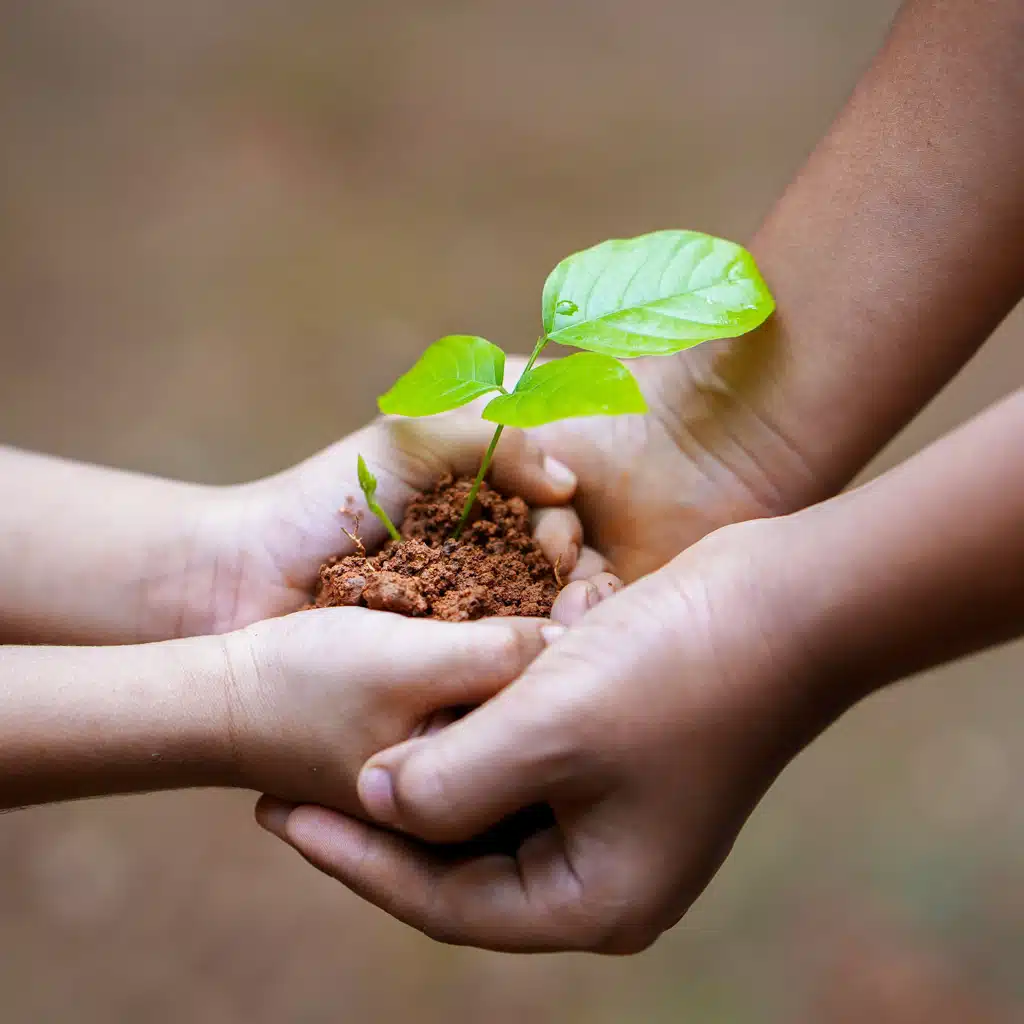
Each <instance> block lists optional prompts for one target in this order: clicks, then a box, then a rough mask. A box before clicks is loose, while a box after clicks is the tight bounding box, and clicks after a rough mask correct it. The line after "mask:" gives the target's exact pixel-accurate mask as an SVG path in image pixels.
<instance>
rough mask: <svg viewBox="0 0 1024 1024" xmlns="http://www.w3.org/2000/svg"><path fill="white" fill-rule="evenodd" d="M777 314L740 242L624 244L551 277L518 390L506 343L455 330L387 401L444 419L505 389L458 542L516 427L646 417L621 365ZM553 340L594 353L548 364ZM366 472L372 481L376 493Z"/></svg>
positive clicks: (394, 408) (610, 245) (664, 236)
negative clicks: (510, 376) (509, 430)
mask: <svg viewBox="0 0 1024 1024" xmlns="http://www.w3.org/2000/svg"><path fill="white" fill-rule="evenodd" d="M774 309H775V302H774V300H773V299H772V296H771V293H770V292H769V291H768V287H767V285H766V284H765V283H764V280H763V279H762V278H761V274H760V273H759V272H758V269H757V266H756V264H755V263H754V260H753V257H752V256H751V255H750V253H748V252H747V251H746V250H745V249H743V248H742V247H740V246H738V245H736V244H735V243H733V242H727V241H725V240H723V239H721V238H713V237H711V236H710V235H703V234H700V233H699V232H696V231H656V232H654V233H653V234H649V235H641V236H640V237H638V238H630V239H614V240H611V241H607V242H602V243H601V244H600V245H595V246H594V247H593V248H591V249H586V250H584V251H583V252H578V253H575V254H574V255H572V256H569V257H567V258H566V259H564V260H562V262H561V263H559V264H558V266H557V267H555V269H554V270H553V271H552V272H551V274H550V275H549V277H548V279H547V283H546V284H545V285H544V294H543V299H542V303H541V313H542V324H543V332H542V334H541V336H540V337H539V338H538V339H537V344H536V345H535V346H534V348H533V353H532V355H531V356H530V358H529V361H528V362H527V364H526V367H525V368H524V370H523V373H522V375H521V376H520V378H519V380H518V381H517V382H516V384H515V386H514V387H513V388H512V389H511V390H506V389H505V387H504V386H503V384H504V377H505V353H504V352H503V351H502V350H501V349H500V348H498V346H497V345H492V344H491V342H489V341H486V340H485V339H484V338H478V337H476V336H475V335H468V334H452V335H448V336H447V337H445V338H441V339H440V341H435V342H434V344H433V345H431V346H430V347H429V348H428V349H427V350H426V352H424V353H423V355H422V356H421V357H420V359H419V361H418V362H417V363H416V365H415V366H413V368H412V369H411V370H409V372H408V373H406V374H404V375H403V376H402V377H400V378H399V380H398V381H397V382H396V383H395V385H394V387H392V388H391V390H390V391H388V392H387V394H385V395H382V396H381V397H380V399H379V402H378V404H379V406H380V410H381V412H383V413H388V414H392V415H398V416H433V415H435V414H436V413H441V412H447V411H448V410H450V409H457V408H459V407H460V406H463V405H466V404H467V403H468V402H472V401H473V400H474V399H477V398H480V397H481V396H483V395H487V394H491V393H492V392H495V391H496V392H498V394H497V396H496V397H495V398H492V399H491V401H490V402H488V403H487V405H486V406H484V409H483V412H482V414H481V415H482V416H483V418H484V419H485V420H490V421H491V422H492V423H496V424H497V428H496V429H495V431H494V437H493V438H492V439H491V443H490V445H489V446H488V448H487V452H486V454H485V455H484V458H483V461H482V462H481V464H480V471H479V472H478V473H477V475H476V479H475V480H474V482H473V486H472V488H471V489H470V492H469V494H468V495H467V497H466V504H465V506H464V508H463V510H462V515H461V518H460V519H459V523H458V525H457V526H456V528H455V531H454V533H453V534H452V536H453V538H458V537H459V535H460V534H461V533H462V531H463V529H464V527H465V525H466V523H467V521H468V520H469V516H470V513H471V512H472V510H473V504H474V502H475V501H476V496H477V493H478V492H479V490H480V485H481V484H482V483H483V480H484V477H485V476H486V475H487V470H488V469H489V468H490V465H491V460H492V458H493V457H494V450H495V449H496V448H497V446H498V441H499V440H500V439H501V432H502V431H503V430H504V429H505V427H539V426H541V425H543V424H545V423H552V422H554V421H556V420H561V419H567V418H569V417H573V416H616V415H621V414H625V413H644V412H646V411H647V403H646V402H645V401H644V397H643V395H642V394H641V392H640V388H639V386H638V385H637V382H636V380H635V378H634V377H633V375H632V374H631V373H630V372H629V370H627V369H626V367H625V366H623V365H622V363H620V362H619V359H635V358H637V357H638V356H666V355H672V354H673V353H675V352H681V351H682V350H683V349H687V348H692V347H693V346H694V345H699V344H700V343H701V342H704V341H711V340H713V339H716V338H736V337H739V336H740V335H742V334H746V333H747V332H748V331H752V330H753V329H754V328H755V327H758V326H760V325H761V324H762V323H763V322H764V321H765V320H766V319H767V318H768V317H769V316H770V315H771V313H772V311H773V310H774ZM552 341H554V342H558V343H559V344H560V345H567V346H571V347H573V348H580V349H585V350H586V351H584V352H579V353H576V354H575V355H571V356H568V357H566V358H564V359H557V360H554V361H552V362H548V363H542V364H540V365H536V364H537V360H538V358H539V357H540V355H541V353H542V352H543V351H544V349H545V347H546V346H547V344H548V343H549V342H552ZM364 477H365V479H366V480H367V481H372V486H371V487H369V489H368V487H367V484H366V483H364ZM359 480H360V485H361V486H362V487H363V493H364V494H365V495H366V499H367V504H368V505H369V506H370V510H371V511H372V512H374V513H375V514H376V515H377V516H379V517H380V518H381V519H382V521H383V522H384V523H385V525H386V526H387V527H388V532H389V533H390V534H391V535H392V536H393V537H396V538H397V534H398V531H397V530H395V528H394V525H393V524H392V523H391V522H390V520H388V518H387V516H386V515H385V514H384V512H383V510H382V509H381V508H380V506H379V505H378V504H377V503H376V501H374V500H373V490H374V489H375V488H376V481H375V480H373V478H372V476H371V475H370V473H369V471H368V470H367V469H366V464H365V463H364V462H363V460H362V458H360V460H359Z"/></svg>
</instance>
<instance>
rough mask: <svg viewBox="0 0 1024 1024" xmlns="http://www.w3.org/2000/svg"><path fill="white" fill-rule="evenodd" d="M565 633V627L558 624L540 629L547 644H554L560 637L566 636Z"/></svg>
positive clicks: (551, 624)
mask: <svg viewBox="0 0 1024 1024" xmlns="http://www.w3.org/2000/svg"><path fill="white" fill-rule="evenodd" d="M565 632H566V629H565V626H560V625H559V624H558V623H557V622H552V623H549V624H548V625H546V626H541V627H540V635H541V636H542V637H544V643H546V644H553V643H554V642H555V641H556V640H557V639H558V638H559V637H561V636H564V635H565Z"/></svg>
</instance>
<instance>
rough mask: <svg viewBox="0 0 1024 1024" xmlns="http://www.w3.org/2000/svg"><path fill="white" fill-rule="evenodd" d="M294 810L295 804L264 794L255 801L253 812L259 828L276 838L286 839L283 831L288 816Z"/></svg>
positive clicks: (284, 830)
mask: <svg viewBox="0 0 1024 1024" xmlns="http://www.w3.org/2000/svg"><path fill="white" fill-rule="evenodd" d="M294 810H295V804H291V803H288V802H287V801H285V800H278V799H277V797H275V796H269V795H267V794H264V795H263V796H261V797H260V798H259V800H257V801H256V808H255V810H254V814H255V815H256V822H257V824H259V825H260V827H261V828H265V829H266V830H267V831H268V832H269V833H270V834H271V835H275V836H277V838H278V839H285V841H287V839H286V836H285V832H286V826H287V824H288V818H289V817H290V815H291V813H292V811H294Z"/></svg>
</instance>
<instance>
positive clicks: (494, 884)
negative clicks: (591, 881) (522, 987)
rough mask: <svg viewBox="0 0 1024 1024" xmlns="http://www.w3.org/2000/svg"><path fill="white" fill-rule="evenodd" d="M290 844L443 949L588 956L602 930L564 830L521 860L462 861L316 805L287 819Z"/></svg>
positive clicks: (534, 843) (537, 841)
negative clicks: (582, 951)
mask: <svg viewBox="0 0 1024 1024" xmlns="http://www.w3.org/2000/svg"><path fill="white" fill-rule="evenodd" d="M284 838H285V841H286V842H288V843H289V844H290V845H291V846H292V847H293V848H294V849H295V850H297V851H298V852H299V853H300V854H301V855H302V856H303V857H305V858H306V860H308V861H309V862H310V863H311V864H312V865H313V866H314V867H316V868H318V869H319V870H321V871H323V872H325V873H326V874H328V875H330V876H332V877H333V878H335V879H337V880H338V881H339V882H341V883H342V884H343V885H345V886H347V887H348V888H349V889H351V890H352V891H353V892H355V893H356V894H357V895H358V896H361V897H362V898H363V899H365V900H368V901H369V902H371V903H373V904H375V905H376V906H378V907H380V908H381V909H382V910H384V911H386V912H387V913H388V914H390V915H391V916H393V917H395V918H397V919H398V920H400V921H403V922H404V923H406V924H408V925H411V926H412V927H414V928H416V929H418V930H419V931H421V932H424V933H425V934H426V935H428V936H430V937H431V938H433V939H436V940H438V941H441V942H448V943H453V944H458V945H474V946H479V947H481V948H484V949H491V950H495V951H501V952H552V951H555V950H564V949H576V948H589V947H591V946H593V945H594V944H595V943H594V940H595V932H594V928H593V927H592V922H590V923H589V926H588V922H587V919H586V913H585V911H584V910H582V909H581V908H582V906H583V905H584V904H583V900H582V899H581V896H582V893H581V889H580V884H579V882H578V881H577V879H576V877H575V875H574V873H573V871H572V870H571V868H570V865H569V862H568V860H567V858H566V856H565V851H564V847H563V845H562V843H561V840H560V837H559V835H558V833H557V832H555V831H554V830H551V831H549V832H545V833H542V834H540V835H538V836H535V837H533V838H532V839H530V840H528V841H527V843H525V844H524V846H523V847H522V849H521V850H520V852H519V855H518V856H517V857H511V856H503V855H489V856H482V857H476V858H460V857H459V856H458V853H457V851H447V852H441V851H437V850H436V849H435V850H431V849H429V848H427V847H425V846H422V845H421V844H418V843H416V842H414V841H412V840H409V839H406V838H404V837H402V836H398V835H395V834H393V833H390V832H385V831H383V830H381V829H377V828H375V827H373V826H372V825H366V824H364V823H362V822H360V821H356V820H355V819H352V818H347V817H345V816H343V815H340V814H336V813H335V812H333V811H328V810H325V809H323V808H319V807H300V808H298V809H297V810H296V811H294V812H293V813H292V814H291V815H290V817H289V818H288V822H287V827H286V835H285V837H284Z"/></svg>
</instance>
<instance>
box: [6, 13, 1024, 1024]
mask: <svg viewBox="0 0 1024 1024" xmlns="http://www.w3.org/2000/svg"><path fill="white" fill-rule="evenodd" d="M895 8H896V2H895V0H857V2H856V3H853V2H850V0H732V2H729V3H719V4H709V3H697V2H696V0H693V2H691V0H518V2H516V3H508V2H499V0H476V2H469V0H435V2H432V3H423V2H422V0H420V2H416V0H373V2H371V0H362V2H354V0H245V2H243V0H145V2H140V0H47V2H46V3H25V2H17V0H0V437H2V439H3V440H5V441H7V442H9V443H13V444H16V445H22V446H26V447H32V448H38V449H43V450H47V451H51V452H56V453H61V454H64V455H68V456H74V457H80V458H85V459H90V460H96V461H101V462H106V463H111V464H115V465H119V466H124V467H132V468H138V469H143V470H148V471H151V472H156V473H162V474H168V475H174V476H181V477H186V478H189V479H196V480H203V481H211V482H218V481H219V482H233V481H238V480H243V479H246V478H250V477H253V476H255V475H260V474H264V473H267V472H270V471H273V470H276V469H279V468H281V467H283V466H285V465H287V464H289V463H291V462H293V461H295V460H297V459H299V458H301V457H303V456H305V455H306V454H308V453H310V452H312V451H313V450H315V449H317V448H318V447H320V446H323V445H324V444H326V443H328V442H330V441H331V440H333V439H334V438H336V437H338V436H339V435H342V434H344V433H346V432H348V431H349V430H351V429H353V428H354V427H356V426H357V425H358V424H360V423H362V422H363V421H365V420H366V419H367V418H369V417H370V416H371V415H372V413H373V411H374V396H375V395H376V394H377V393H378V392H379V391H380V390H381V389H382V388H383V387H384V386H386V385H387V384H389V383H390V381H391V380H392V378H393V377H394V375H395V374H396V373H397V372H399V371H400V370H402V369H404V368H405V367H406V366H407V365H408V363H409V362H410V360H411V358H412V357H413V356H414V354H415V353H417V352H418V351H419V349H420V348H421V347H422V346H423V345H424V344H425V343H427V342H429V341H430V340H432V339H434V338H435V337H437V336H438V335H440V334H443V333H448V332H450V331H452V330H473V331H478V332H480V333H482V334H484V335H486V336H488V337H491V338H492V339H494V340H495V341H496V342H498V343H501V344H503V345H505V346H507V347H511V348H513V349H515V348H518V349H520V350H522V349H526V348H528V346H529V343H530V341H531V340H532V338H533V337H534V336H535V325H536V322H537V317H538V305H539V293H540V286H541V283H542V282H543V279H544V277H545V275H546V273H547V271H548V270H549V269H550V267H551V266H552V265H553V264H554V263H555V262H556V261H557V260H558V259H559V258H561V257H562V256H563V255H564V254H565V253H567V252H569V251H572V250H574V249H579V248H582V247H584V246H586V245H589V244H591V243H593V242H596V241H598V240H600V239H602V238H604V237H608V236H615V235H631V234H637V233H640V232H642V231H646V230H651V229H653V228H657V227H662V226H669V225H680V226H689V227H696V228H701V229H705V230H710V231H714V232H716V233H720V234H725V235H728V236H732V237H736V238H740V239H742V238H746V237H749V235H750V233H751V232H752V230H753V229H754V227H755V226H756V224H757V222H758V220H759V218H760V217H761V216H762V215H763V214H764V213H765V212H766V211H767V209H768V208H769V206H770V204H771V202H772V201H773V199H774V198H775V197H776V196H777V195H778V193H779V192H780V190H781V189H782V187H783V186H784V185H785V183H786V181H787V180H788V179H789V177H790V176H791V174H792V173H793V172H794V171H795V170H796V168H797V167H798V166H799V165H800V163H801V161H802V159H803V158H804V156H805V155H806V153H807V152H808V151H809V149H810V148H811V147H812V146H813V144H814V142H815V141H816V139H817V138H818V137H819V135H820V133H821V132H822V131H823V130H824V129H825V128H826V126H827V125H828V123H829V121H830V120H831V118H832V116H833V115H834V114H835V112H836V111H837V109H838V108H839V106H840V105H841V103H842V102H843V100H844V98H845V96H846V95H847V93H848V91H849V90H850V88H851V86H852V84H853V83H854V81H855V80H856V77H857V75H858V73H859V72H860V71H861V69H862V68H863V67H864V66H865V64H866V63H867V61H868V60H869V59H870V56H871V54H872V53H873V51H874V50H875V49H876V47H877V46H878V45H879V43H880V42H881V40H882V38H883V36H884V33H885V31H886V28H887V25H888V23H889V21H890V19H891V17H892V15H893V13H894V10H895ZM827 343H828V339H826V338H823V339H822V344H827ZM1022 344H1024V321H1022V318H1021V317H1020V316H1017V317H1015V318H1013V319H1011V321H1010V322H1009V323H1008V324H1007V325H1005V326H1004V328H1003V329H1002V330H1001V331H1000V333H999V334H998V335H997V337H996V338H995V339H994V340H993V341H992V343H991V344H990V345H989V346H988V348H987V349H986V351H985V352H984V353H983V354H982V355H980V356H979V357H978V358H977V359H976V360H975V361H974V362H973V363H972V364H971V366H970V367H969V368H968V369H967V370H966V372H965V373H963V374H962V375H961V377H960V378H959V379H958V380H957V381H956V382H955V383H954V384H953V386H952V387H950V388H949V389H948V391H947V392H946V393H945V394H944V395H943V396H942V397H941V398H940V399H939V400H938V401H937V402H936V403H934V405H933V406H932V407H931V408H930V409H929V410H928V411H927V412H926V413H925V414H924V415H923V416H922V417H921V418H920V419H919V421H918V422H917V423H916V424H915V425H914V426H913V427H912V428H911V429H910V430H909V431H908V432H907V433H906V434H905V436H903V437H902V438H901V439H899V441H898V442H897V443H896V444H895V445H894V446H893V448H892V449H891V450H890V451H889V452H887V453H886V454H885V455H884V456H883V458H882V459H881V460H880V461H879V463H878V466H882V465H886V464H889V463H891V462H893V461H894V460H896V459H898V458H901V457H903V456H905V455H907V454H908V453H909V452H911V451H913V450H915V449H916V448H918V447H920V446H921V445H922V444H924V443H926V442H927V441H928V440H929V439H931V438H932V437H934V436H936V435H938V434H939V433H941V432H942V431H944V430H945V429H948V428H949V427H950V426H951V425H952V424H954V423H955V422H957V421H958V420H960V419H962V418H963V417H965V416H967V415H969V414H971V413H972V412H974V411H976V410H978V409H980V408H981V407H982V406H984V405H985V404H986V403H987V402H989V401H990V400H992V399H993V398H995V397H997V396H998V395H999V394H1001V393H1002V392H1004V391H1005V390H1006V389H1007V388H1008V387H1010V386H1012V385H1013V384H1014V383H1016V384H1019V383H1020V380H1021V371H1022V370H1024V358H1022V355H1021V352H1022ZM878 466H876V467H874V468H875V469H876V470H877V468H878ZM12 499H13V500H16V496H12V495H9V494H5V495H4V497H3V500H12ZM1022 669H1024V650H1022V649H1021V647H1020V646H1018V647H1015V648H1010V649H1005V650H1003V651H1000V652H996V653H992V654H989V655H986V656H984V657H981V658H977V659H974V660H972V661H970V662H967V663H964V664H961V665H958V666H955V667H952V668H949V669H947V670H945V671H942V672H940V673H935V674H933V675H931V676H929V677H927V678H922V679H920V680H916V681H913V682H911V683H908V684H905V685H903V686H902V687H900V688H899V689H898V690H897V691H894V692H891V693H889V694H886V695H884V696H882V697H879V698H877V699H875V700H873V701H871V702H870V703H869V704H867V705H865V706H864V707H862V708H860V709H858V710H857V711H856V712H855V713H854V714H851V715H850V716H849V718H848V719H847V720H845V721H844V722H843V723H842V724H841V725H840V727H838V728H837V729H835V730H833V731H832V732H831V733H830V734H829V735H828V736H827V737H826V738H824V739H823V740H822V741H820V742H819V743H818V744H817V745H816V746H815V747H814V748H813V749H812V750H811V751H810V752H809V753H808V754H806V755H805V756H804V757H803V758H801V759H800V760H799V762H798V763H797V764H796V765H795V766H794V767H793V768H792V769H790V770H789V771H788V772H787V773H786V774H785V776H784V777H783V779H782V780H781V782H780V783H779V784H778V786H777V787H776V788H775V789H774V790H773V791H772V793H771V794H770V795H769V797H768V799H767V800H766V802H765V804H764V805H763V806H762V808H761V809H760V810H759V811H758V813H757V814H756V816H755V818H754V820H753V821H752V822H751V824H750V827H749V828H748V829H747V831H746V832H745V833H744V835H743V837H742V839H741V841H740V843H739V845H738V848H737V850H736V852H735V855H734V856H733V857H732V859H731V860H730V861H729V863H728V865H727V866H726V868H725V870H724V871H723V872H722V873H721V875H720V877H719V878H718V879H717V881H716V882H715V883H714V884H713V886H712V887H711V889H710V890H709V891H708V893H707V894H706V895H705V897H704V898H703V899H702V900H701V901H700V902H699V904H698V905H697V907H696V908H695V909H694V911H693V912H692V914H691V915H690V916H689V918H688V919H687V920H686V921H685V922H684V924H683V925H681V926H680V927H679V928H677V929H676V931H675V932H674V933H672V934H671V935H670V936H668V937H667V938H666V939H664V940H663V941H662V942H661V943H660V944H659V945H658V946H656V947H655V948H654V949H653V950H651V951H650V952H648V953H646V954H644V955H642V956H640V957H638V958H635V959H630V960H625V961H602V960H597V959H588V958H584V957H540V958H532V959H530V958H502V957H499V956H494V955H489V954H483V953H477V952H472V951H464V950H451V949H447V948H444V947H441V946H437V945H434V944H432V943H431V942H429V941H428V940H426V939H423V938H421V937H419V936H418V935H416V934H414V933H412V932H411V931H407V930H406V929H404V928H403V927H402V926H400V925H398V924H396V923H393V922H391V921H390V920H388V919H387V918H385V917H384V916H383V915H382V914H380V913H378V912H377V911H375V910H372V909H370V908H367V907H364V906H363V905H361V904H360V903H359V902H358V901H357V900H355V899H354V898H353V897H351V896H349V895H347V894H346V893H345V892H344V891H342V890H341V889H340V887H338V886H336V885H334V884H332V883H331V882H329V881H328V880H326V879H324V878H322V877H320V876H318V875H316V874H314V873H313V871H312V870H311V869H309V868H307V867H306V866H305V865H304V864H303V863H302V862H301V861H300V860H299V859H298V858H297V857H296V856H295V855H294V854H292V853H290V851H288V850H287V849H285V848H284V847H283V846H280V845H278V844H277V843H276V842H275V841H273V840H272V839H270V838H269V837H267V836H265V835H264V834H262V833H261V832H259V831H258V830H257V828H256V826H255V825H254V824H253V823H252V821H251V815H250V812H251V803H252V800H251V799H250V798H249V797H248V796H247V795H245V794H223V793H190V794H173V795H161V796H153V797H144V798H132V799H118V800H108V801H97V802H91V803H87V804H80V805H75V806H62V807H53V808H46V809H40V810H33V811H28V812H20V813H15V814H10V815H7V816H4V817H3V818H2V819H0V1019H2V1020H3V1021H4V1022H5V1024H6V1022H11V1024H20V1022H24V1021H31V1022H36V1021H42V1022H50V1021H53V1022H66V1021H73V1022H83V1024H100V1022H104V1024H108V1022H120V1021H125V1022H131V1021H147V1022H152V1024H162V1022H179V1021H189V1022H193V1024H205V1022H210V1024H220V1022H233V1021H239V1022H242V1021H244V1022H246V1024H261V1022H274V1024H277V1022H281V1021H288V1022H296V1024H320V1022H328V1021H331V1022H334V1021H351V1022H376V1021H382V1022H383V1021H398V1020H402V1021H409V1022H416V1024H431V1022H455V1021H473V1022H476V1021H487V1022H489V1024H506V1022H507V1024H513V1022H517V1024H518V1022H521V1021H523V1020H532V1021H536V1022H538V1024H539V1022H542V1021H551V1022H558V1024H573V1022H588V1024H611V1022H615V1024H618V1022H626V1021H629V1022H632V1021H643V1022H651V1024H656V1022H662V1021H665V1022H668V1021H672V1022H678V1021H695V1022H701V1024H714V1022H720V1021H721V1022H733V1021H736V1022H754V1024H769V1022H780V1024H782V1022H784V1024H802V1022H807V1024H847V1022H850V1024H861V1022H864V1021H868V1020H870V1021H873V1022H874V1024H889V1022H893V1024H897V1022H898V1024H907V1022H912V1024H913V1022H918V1021H920V1022H928V1024H946V1022H949V1024H953V1022H956V1024H960V1022H967V1021H970V1022H977V1024H995V1022H999V1024H1002V1022H1005V1021H1024V972H1022V971H1021V957H1022V954H1024V866H1022V851H1024V804H1022V802H1021V801H1020V799H1019V779H1020V778H1021V775H1022V769H1024V687H1022V685H1021V682H1022V675H1024V672H1022Z"/></svg>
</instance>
